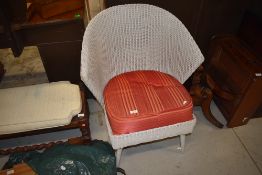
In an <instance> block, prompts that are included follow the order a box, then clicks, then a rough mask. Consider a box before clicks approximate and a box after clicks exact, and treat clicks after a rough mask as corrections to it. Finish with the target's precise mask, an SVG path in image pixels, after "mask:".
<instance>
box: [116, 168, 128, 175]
mask: <svg viewBox="0 0 262 175" xmlns="http://www.w3.org/2000/svg"><path fill="white" fill-rule="evenodd" d="M116 172H119V173H122V174H124V175H126V172H125V170H124V169H122V168H119V167H117V168H116Z"/></svg>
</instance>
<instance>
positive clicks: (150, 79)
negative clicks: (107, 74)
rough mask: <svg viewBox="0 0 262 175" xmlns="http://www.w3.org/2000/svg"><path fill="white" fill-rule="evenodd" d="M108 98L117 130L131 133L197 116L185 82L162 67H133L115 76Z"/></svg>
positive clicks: (110, 118)
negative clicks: (183, 83)
mask: <svg viewBox="0 0 262 175" xmlns="http://www.w3.org/2000/svg"><path fill="white" fill-rule="evenodd" d="M104 101H105V108H106V111H107V116H108V120H109V123H110V126H111V128H112V131H113V134H116V135H118V134H128V133H133V132H137V131H143V130H148V129H152V128H158V127H163V126H167V125H173V124H176V123H180V122H185V121H189V120H192V119H193V104H192V99H191V97H190V95H189V94H188V92H187V90H186V89H185V88H184V86H183V85H182V84H181V83H180V82H179V81H178V80H176V79H175V78H174V77H172V76H170V75H168V74H165V73H161V72H158V71H133V72H127V73H123V74H120V75H118V76H116V77H114V78H112V79H111V80H110V81H109V82H108V84H107V86H106V87H105V89H104Z"/></svg>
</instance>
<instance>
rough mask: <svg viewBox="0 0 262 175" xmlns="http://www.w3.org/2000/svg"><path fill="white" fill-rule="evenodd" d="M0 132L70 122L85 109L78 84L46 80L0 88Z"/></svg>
mask: <svg viewBox="0 0 262 175" xmlns="http://www.w3.org/2000/svg"><path fill="white" fill-rule="evenodd" d="M0 99H1V100H0V134H1V135H2V134H11V133H17V132H24V131H31V130H37V129H43V128H51V127H56V126H63V125H67V124H69V123H70V122H71V119H72V117H73V116H75V115H76V114H78V113H79V112H81V109H82V103H81V96H80V91H79V87H78V85H74V84H70V83H69V82H55V83H45V84H38V85H32V86H24V87H16V88H9V89H0Z"/></svg>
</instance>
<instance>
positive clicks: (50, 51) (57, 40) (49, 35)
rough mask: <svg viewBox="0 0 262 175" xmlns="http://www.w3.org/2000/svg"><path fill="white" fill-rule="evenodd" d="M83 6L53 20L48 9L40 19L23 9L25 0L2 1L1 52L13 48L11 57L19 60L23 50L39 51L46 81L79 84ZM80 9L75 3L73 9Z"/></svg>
mask: <svg viewBox="0 0 262 175" xmlns="http://www.w3.org/2000/svg"><path fill="white" fill-rule="evenodd" d="M28 1H30V0H28ZM31 1H32V2H34V1H36V2H38V1H37V0H31ZM60 1H61V0H60ZM77 1H83V0H77ZM39 2H44V1H39ZM47 2H51V1H47ZM54 2H55V1H54ZM72 2H73V3H74V1H72ZM62 4H63V3H62ZM83 4H84V3H82V6H81V8H79V9H76V10H73V11H70V12H66V13H63V14H61V15H57V14H55V15H56V16H53V15H54V13H53V11H51V10H50V6H48V8H49V10H48V11H50V13H51V14H44V15H43V14H42V16H43V17H41V14H40V15H39V14H38V13H36V12H35V11H34V10H32V9H31V8H29V9H27V8H26V0H11V1H9V0H3V1H1V2H0V48H12V51H13V53H14V55H15V56H19V55H20V54H21V53H22V51H23V48H24V47H25V46H32V45H35V46H37V47H38V49H39V53H40V56H41V58H42V61H43V63H44V67H45V70H46V73H47V77H48V79H49V81H62V80H67V81H71V82H72V83H76V84H78V83H79V81H80V55H81V48H82V38H83V34H84V30H85V26H84V16H85V14H86V13H84V7H83ZM80 5H81V4H79V3H78V4H77V6H76V7H80ZM65 8H66V7H65ZM17 9H20V10H19V11H18V10H17ZM31 11H32V12H31ZM60 11H61V10H60ZM50 15H51V16H50ZM19 17H20V18H19ZM45 17H48V18H45Z"/></svg>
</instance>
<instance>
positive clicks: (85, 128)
mask: <svg viewBox="0 0 262 175" xmlns="http://www.w3.org/2000/svg"><path fill="white" fill-rule="evenodd" d="M80 89H81V98H82V111H81V114H83V116H74V117H73V118H72V121H71V123H70V124H68V125H66V126H60V127H54V128H47V129H41V130H34V131H28V132H21V133H14V134H5V135H0V139H8V138H15V137H22V136H28V135H35V134H43V133H50V132H55V131H62V130H68V129H75V128H79V129H80V131H81V134H82V136H81V137H78V138H71V139H69V140H68V142H69V143H85V144H86V143H89V141H91V136H90V128H89V110H88V104H87V99H86V93H85V90H84V87H83V85H80ZM61 143H64V142H63V141H57V142H50V143H43V144H38V145H32V146H22V147H16V148H9V149H0V155H6V154H10V153H14V152H26V151H32V150H41V149H44V148H49V147H51V146H54V145H56V144H61Z"/></svg>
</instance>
